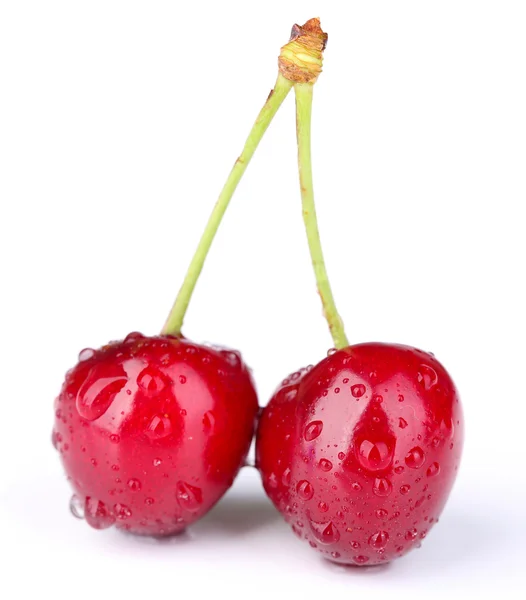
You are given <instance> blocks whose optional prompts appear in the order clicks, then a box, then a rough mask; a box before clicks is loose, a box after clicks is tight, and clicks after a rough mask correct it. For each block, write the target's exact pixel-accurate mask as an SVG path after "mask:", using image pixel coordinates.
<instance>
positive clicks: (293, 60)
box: [278, 18, 328, 83]
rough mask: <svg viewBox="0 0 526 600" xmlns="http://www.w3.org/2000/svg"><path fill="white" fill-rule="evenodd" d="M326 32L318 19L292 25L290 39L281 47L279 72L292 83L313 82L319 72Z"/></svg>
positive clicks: (325, 43) (325, 42)
mask: <svg viewBox="0 0 526 600" xmlns="http://www.w3.org/2000/svg"><path fill="white" fill-rule="evenodd" d="M327 37H328V36H327V34H326V33H325V32H323V31H322V29H321V27H320V20H319V19H317V18H316V19H309V20H308V21H307V22H306V23H305V25H302V26H300V25H294V27H293V28H292V32H291V35H290V41H289V43H288V44H285V46H283V48H281V53H280V55H279V59H278V64H279V70H280V73H281V74H282V75H283V77H286V78H287V79H289V80H290V81H293V82H294V83H314V82H315V81H316V79H317V78H318V75H319V74H320V73H321V65H322V62H323V51H324V50H325V46H326V45H327Z"/></svg>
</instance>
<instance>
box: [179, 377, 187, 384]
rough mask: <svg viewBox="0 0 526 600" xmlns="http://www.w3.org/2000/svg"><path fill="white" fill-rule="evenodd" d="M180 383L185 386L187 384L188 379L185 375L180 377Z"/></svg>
mask: <svg viewBox="0 0 526 600" xmlns="http://www.w3.org/2000/svg"><path fill="white" fill-rule="evenodd" d="M179 383H180V384H181V385H184V384H185V383H186V377H185V376H184V375H179Z"/></svg>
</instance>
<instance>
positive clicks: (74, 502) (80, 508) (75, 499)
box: [69, 494, 84, 519]
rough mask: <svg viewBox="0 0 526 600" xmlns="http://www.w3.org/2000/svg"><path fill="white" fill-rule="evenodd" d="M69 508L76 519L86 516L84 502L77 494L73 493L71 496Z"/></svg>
mask: <svg viewBox="0 0 526 600" xmlns="http://www.w3.org/2000/svg"><path fill="white" fill-rule="evenodd" d="M69 510H70V511H71V514H72V515H73V516H74V517H75V518H76V519H83V518H84V502H83V501H82V499H81V498H80V497H79V496H77V494H73V496H71V499H70V501H69Z"/></svg>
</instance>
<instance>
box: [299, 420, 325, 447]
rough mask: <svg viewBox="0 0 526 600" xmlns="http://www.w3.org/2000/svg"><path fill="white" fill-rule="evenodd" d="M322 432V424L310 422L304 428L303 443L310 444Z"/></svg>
mask: <svg viewBox="0 0 526 600" xmlns="http://www.w3.org/2000/svg"><path fill="white" fill-rule="evenodd" d="M322 430H323V423H322V422H321V421H311V422H310V423H309V424H308V425H307V426H306V427H305V432H304V435H303V437H304V438H305V441H307V442H311V441H312V440H315V439H316V438H317V437H318V436H319V435H320V434H321V432H322Z"/></svg>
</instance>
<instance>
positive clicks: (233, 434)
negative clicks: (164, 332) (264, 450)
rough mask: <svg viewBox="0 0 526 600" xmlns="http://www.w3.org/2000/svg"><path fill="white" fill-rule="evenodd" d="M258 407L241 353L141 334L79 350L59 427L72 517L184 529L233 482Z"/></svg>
mask: <svg viewBox="0 0 526 600" xmlns="http://www.w3.org/2000/svg"><path fill="white" fill-rule="evenodd" d="M257 411H258V403H257V397H256V392H255V389H254V385H253V382H252V377H251V375H250V372H249V370H248V369H247V367H246V366H245V365H244V364H243V362H242V361H241V358H240V356H239V354H238V353H237V352H234V351H231V350H220V349H213V348H209V347H205V346H200V345H197V344H193V343H191V342H190V341H188V340H186V339H184V338H174V337H168V336H160V337H144V336H142V335H140V334H130V335H129V336H128V337H127V338H126V339H125V340H124V341H121V342H113V343H111V344H109V345H107V346H104V347H103V348H101V349H100V350H97V351H94V350H84V351H82V352H81V353H80V356H79V363H78V364H77V365H76V366H75V367H74V368H73V369H72V370H71V371H70V372H69V373H68V375H67V377H66V381H65V383H64V385H63V387H62V391H61V393H60V395H59V397H58V398H57V400H56V402H55V415H56V418H55V426H54V430H53V442H54V444H55V446H56V448H57V449H58V450H59V452H60V454H61V458H62V462H63V464H64V467H65V470H66V473H67V475H68V479H69V480H70V482H71V484H72V486H73V489H74V492H75V495H74V497H73V499H72V504H71V508H72V512H73V513H74V514H75V515H76V516H84V517H85V519H86V521H87V523H88V524H90V525H91V526H92V527H95V528H96V529H104V528H106V527H109V526H111V525H113V524H114V525H115V526H116V527H118V528H120V529H126V530H128V531H130V532H132V533H138V534H149V535H167V534H171V533H175V532H178V531H181V530H182V529H184V528H185V527H186V526H187V525H189V524H190V523H193V522H194V521H196V520H197V519H199V518H200V517H201V516H202V515H204V514H205V513H206V512H207V511H208V510H209V509H210V508H211V507H212V506H213V505H214V504H215V503H216V502H217V501H218V500H219V498H220V497H221V496H222V495H223V494H224V493H225V492H226V490H227V489H228V488H229V487H230V485H231V484H232V481H233V480H234V477H235V476H236V474H237V472H238V471H239V469H240V468H241V466H242V465H243V464H244V461H245V458H246V455H247V452H248V449H249V446H250V442H251V439H252V435H253V430H254V423H255V419H256V415H257Z"/></svg>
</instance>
